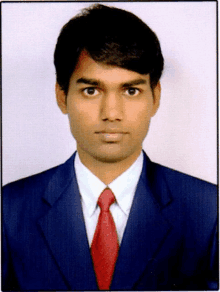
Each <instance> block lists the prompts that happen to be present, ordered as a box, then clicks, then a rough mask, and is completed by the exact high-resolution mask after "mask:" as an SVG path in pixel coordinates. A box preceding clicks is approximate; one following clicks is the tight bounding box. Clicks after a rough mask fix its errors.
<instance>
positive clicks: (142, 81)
mask: <svg viewBox="0 0 220 292" xmlns="http://www.w3.org/2000/svg"><path fill="white" fill-rule="evenodd" d="M76 83H77V84H89V85H93V86H100V85H101V84H102V82H101V81H100V80H96V79H90V78H84V77H82V78H79V79H77V80H76ZM146 83H147V80H145V79H142V78H139V79H135V80H131V81H129V82H125V83H123V84H122V87H131V86H134V85H139V84H146Z"/></svg>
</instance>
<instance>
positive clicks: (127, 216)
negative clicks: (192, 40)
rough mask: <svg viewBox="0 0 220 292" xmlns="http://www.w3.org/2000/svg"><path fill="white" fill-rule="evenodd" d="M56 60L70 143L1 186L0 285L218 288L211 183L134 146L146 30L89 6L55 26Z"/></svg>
mask: <svg viewBox="0 0 220 292" xmlns="http://www.w3.org/2000/svg"><path fill="white" fill-rule="evenodd" d="M54 63H55V67H56V76H57V83H56V98H57V103H58V105H59V107H60V109H61V111H62V112H63V113H64V114H68V117H69V121H70V128H71V132H72V134H73V136H74V138H75V139H76V141H77V152H76V153H74V154H73V156H72V157H70V159H68V160H67V161H66V162H65V163H64V164H62V165H60V166H57V167H55V168H53V169H50V170H48V171H46V172H43V173H41V174H38V175H35V176H32V177H29V178H26V179H22V180H19V181H17V182H14V183H12V184H9V185H7V186H6V187H5V188H4V192H3V225H4V226H3V227H4V230H3V232H4V234H3V241H4V242H3V287H2V289H3V290H98V289H100V290H109V289H110V290H145V291H146V290H187V289H188V290H199V289H200V290H202V289H204V290H206V289H213V290H215V289H217V288H218V284H217V276H218V275H217V255H216V253H217V242H216V231H217V230H216V215H217V210H216V205H217V202H216V187H215V186H214V185H212V184H209V183H207V182H204V181H201V180H199V179H196V178H193V177H190V176H187V175H185V174H181V173H179V172H176V171H174V170H171V169H168V168H165V167H163V166H160V165H158V164H155V163H153V162H151V161H150V160H149V158H148V157H147V156H146V154H145V153H144V152H143V151H142V142H143V140H144V138H145V136H146V135H147V132H148V129H149V124H150V120H151V117H153V116H154V115H155V113H156V112H157V109H158V107H159V102H160V91H161V88H160V82H159V80H160V77H161V74H162V70H163V56H162V53H161V49H160V44H159V41H158V39H157V37H156V35H155V33H154V32H153V31H152V30H151V29H150V28H149V27H148V26H147V25H146V24H145V23H143V22H142V21H141V20H140V19H138V18H137V17H136V16H134V15H133V14H131V13H129V12H126V11H124V10H120V9H116V8H112V7H106V6H103V5H95V6H92V7H91V8H90V9H87V10H84V11H83V13H82V14H80V15H78V16H76V17H75V18H73V19H71V20H70V21H69V22H68V23H67V24H66V25H65V26H64V27H63V29H62V31H61V33H60V36H59V38H58V41H57V45H56V49H55V54H54Z"/></svg>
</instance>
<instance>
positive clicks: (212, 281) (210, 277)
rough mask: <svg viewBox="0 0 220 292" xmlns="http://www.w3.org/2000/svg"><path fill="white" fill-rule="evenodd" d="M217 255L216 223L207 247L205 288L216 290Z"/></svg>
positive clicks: (217, 284)
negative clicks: (208, 247)
mask: <svg viewBox="0 0 220 292" xmlns="http://www.w3.org/2000/svg"><path fill="white" fill-rule="evenodd" d="M218 258H219V255H218V232H217V224H216V225H215V229H214V232H213V237H212V239H211V243H210V249H209V263H208V272H207V281H206V283H207V290H218V288H219V287H218V286H219V283H218V277H219V260H218Z"/></svg>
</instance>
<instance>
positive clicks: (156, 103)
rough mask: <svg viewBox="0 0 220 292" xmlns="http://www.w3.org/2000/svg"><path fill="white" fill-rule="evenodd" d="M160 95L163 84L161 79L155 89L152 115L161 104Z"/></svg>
mask: <svg viewBox="0 0 220 292" xmlns="http://www.w3.org/2000/svg"><path fill="white" fill-rule="evenodd" d="M160 95H161V85H160V81H158V83H157V85H156V86H155V87H154V89H153V99H154V100H153V102H154V104H153V114H152V116H154V115H155V114H156V112H157V110H158V108H159V106H160Z"/></svg>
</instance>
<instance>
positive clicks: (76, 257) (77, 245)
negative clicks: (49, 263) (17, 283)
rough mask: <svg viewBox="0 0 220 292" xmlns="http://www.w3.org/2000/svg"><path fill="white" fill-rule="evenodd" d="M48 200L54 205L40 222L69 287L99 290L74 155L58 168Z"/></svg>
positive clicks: (45, 198)
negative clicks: (76, 175)
mask: <svg viewBox="0 0 220 292" xmlns="http://www.w3.org/2000/svg"><path fill="white" fill-rule="evenodd" d="M44 200H45V201H46V202H47V203H49V204H50V205H51V208H50V210H49V212H48V213H47V214H46V215H45V216H44V217H43V218H41V219H40V220H39V225H40V227H41V229H42V231H43V233H44V236H45V239H46V241H47V243H48V245H49V247H50V249H51V252H52V254H53V257H54V258H55V260H56V262H57V264H58V266H59V268H60V271H61V273H62V275H63V279H64V281H65V282H66V285H67V287H68V289H69V290H97V285H96V279H95V274H94V270H93V265H92V259H91V255H90V250H89V244H88V241H87V234H86V229H85V224H84V218H83V212H82V208H81V201H80V195H79V190H78V185H77V181H76V177H75V171H74V156H73V157H71V158H70V159H69V160H68V161H67V162H66V163H65V164H63V165H62V166H60V167H59V168H58V169H57V172H56V173H55V175H54V176H53V178H52V179H51V181H50V183H49V185H48V189H47V191H46V193H45V196H44Z"/></svg>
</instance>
